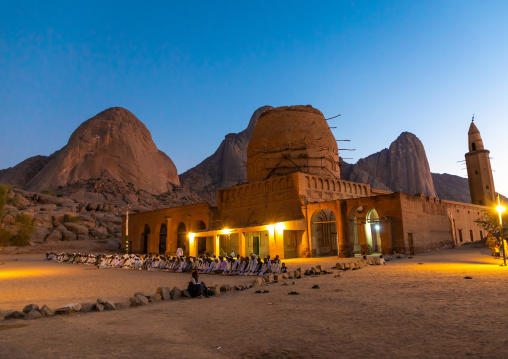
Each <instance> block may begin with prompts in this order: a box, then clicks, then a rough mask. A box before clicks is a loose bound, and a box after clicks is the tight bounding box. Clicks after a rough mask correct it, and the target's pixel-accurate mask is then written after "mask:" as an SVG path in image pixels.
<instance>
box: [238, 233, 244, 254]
mask: <svg viewBox="0 0 508 359" xmlns="http://www.w3.org/2000/svg"><path fill="white" fill-rule="evenodd" d="M238 242H239V243H238V254H239V255H241V256H242V257H245V256H246V254H245V233H244V232H238Z"/></svg>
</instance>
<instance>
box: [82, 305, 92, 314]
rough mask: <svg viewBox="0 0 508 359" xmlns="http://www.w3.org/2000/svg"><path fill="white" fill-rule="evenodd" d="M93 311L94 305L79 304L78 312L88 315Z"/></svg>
mask: <svg viewBox="0 0 508 359" xmlns="http://www.w3.org/2000/svg"><path fill="white" fill-rule="evenodd" d="M94 310H95V303H81V310H80V312H84V313H88V312H93V311H94Z"/></svg>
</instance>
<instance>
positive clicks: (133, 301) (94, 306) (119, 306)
mask: <svg viewBox="0 0 508 359" xmlns="http://www.w3.org/2000/svg"><path fill="white" fill-rule="evenodd" d="M259 279H261V278H259ZM248 288H252V285H250V286H249V287H246V286H237V285H234V286H230V285H228V284H225V285H222V286H218V285H213V286H211V287H209V288H208V293H209V294H210V296H219V295H221V293H228V292H232V291H242V290H245V289H248ZM179 298H191V295H190V294H189V292H188V291H187V289H184V290H181V289H179V288H178V287H173V289H169V287H159V288H157V291H156V292H155V293H152V294H148V295H145V294H144V293H143V292H136V293H134V295H133V296H132V297H130V298H129V300H126V301H122V302H117V303H114V302H111V301H107V300H106V301H104V300H101V299H97V301H96V302H94V303H71V304H67V305H65V306H63V307H61V308H58V309H55V310H52V309H51V308H49V307H48V306H46V305H43V306H42V307H40V308H39V306H38V305H37V304H29V305H27V306H25V308H23V310H22V311H15V310H0V320H1V319H4V320H9V319H25V320H32V319H38V318H41V317H51V316H54V315H65V314H71V313H88V312H103V311H112V310H123V309H128V308H130V307H139V306H144V305H147V304H149V303H152V302H157V301H160V300H166V301H167V300H176V299H179Z"/></svg>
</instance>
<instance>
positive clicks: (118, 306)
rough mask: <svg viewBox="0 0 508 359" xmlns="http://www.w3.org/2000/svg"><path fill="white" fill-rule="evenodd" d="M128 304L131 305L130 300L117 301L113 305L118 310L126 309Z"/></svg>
mask: <svg viewBox="0 0 508 359" xmlns="http://www.w3.org/2000/svg"><path fill="white" fill-rule="evenodd" d="M130 306H131V303H130V301H129V302H118V303H115V307H116V309H118V310H120V309H127V308H129V307H130Z"/></svg>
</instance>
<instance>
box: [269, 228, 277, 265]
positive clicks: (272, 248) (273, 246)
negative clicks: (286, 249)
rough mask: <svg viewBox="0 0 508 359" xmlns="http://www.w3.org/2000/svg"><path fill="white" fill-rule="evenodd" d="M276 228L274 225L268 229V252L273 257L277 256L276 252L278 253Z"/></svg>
mask: <svg viewBox="0 0 508 359" xmlns="http://www.w3.org/2000/svg"><path fill="white" fill-rule="evenodd" d="M275 232H276V231H275V228H274V226H273V225H272V226H271V227H270V228H269V229H268V254H269V255H270V257H271V258H274V257H275V254H276V253H277V244H276V243H275Z"/></svg>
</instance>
